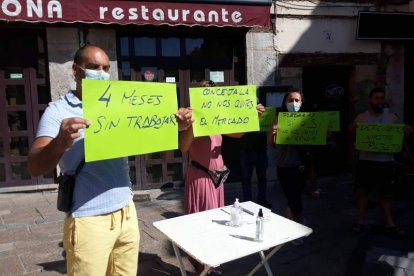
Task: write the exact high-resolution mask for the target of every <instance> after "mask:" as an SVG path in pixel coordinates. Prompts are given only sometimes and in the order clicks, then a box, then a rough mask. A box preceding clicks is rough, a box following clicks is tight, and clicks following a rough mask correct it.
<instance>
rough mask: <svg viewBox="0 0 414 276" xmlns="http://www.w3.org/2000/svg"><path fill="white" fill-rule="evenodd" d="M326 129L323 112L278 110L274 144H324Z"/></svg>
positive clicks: (326, 121) (326, 124)
mask: <svg viewBox="0 0 414 276" xmlns="http://www.w3.org/2000/svg"><path fill="white" fill-rule="evenodd" d="M327 131H328V120H327V116H326V115H325V114H324V113H323V112H280V113H279V116H278V128H277V135H276V144H287V145H326V134H327Z"/></svg>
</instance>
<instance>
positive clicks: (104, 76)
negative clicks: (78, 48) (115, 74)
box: [78, 65, 110, 80]
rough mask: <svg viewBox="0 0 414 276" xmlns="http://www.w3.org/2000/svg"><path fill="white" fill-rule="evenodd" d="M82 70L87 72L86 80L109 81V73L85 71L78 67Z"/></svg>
mask: <svg viewBox="0 0 414 276" xmlns="http://www.w3.org/2000/svg"><path fill="white" fill-rule="evenodd" d="M78 66H79V68H80V69H82V70H83V71H84V72H85V78H86V79H88V80H109V78H110V75H109V73H107V72H105V71H104V70H92V69H85V68H82V67H81V66H80V65H78Z"/></svg>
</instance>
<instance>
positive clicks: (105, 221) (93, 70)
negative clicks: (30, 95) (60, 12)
mask: <svg viewBox="0 0 414 276" xmlns="http://www.w3.org/2000/svg"><path fill="white" fill-rule="evenodd" d="M109 68H110V64H109V58H108V56H107V54H106V53H105V52H104V51H103V50H102V49H100V48H99V47H96V46H93V45H86V46H84V47H81V48H80V49H79V50H78V51H77V52H76V54H75V57H74V62H73V65H72V71H73V75H74V77H75V81H76V90H75V91H69V92H68V93H67V94H65V95H64V96H62V97H60V98H59V99H58V100H56V101H54V102H51V103H50V104H49V106H48V108H47V109H46V110H45V112H44V114H43V116H42V118H41V120H40V123H39V127H38V130H37V135H36V140H35V141H34V143H33V145H32V147H31V149H30V152H29V157H28V166H29V172H30V174H31V175H33V176H38V175H41V174H45V173H47V172H50V171H52V170H53V169H54V168H55V167H56V166H57V164H59V166H60V168H61V171H62V172H63V173H65V174H72V175H73V174H75V171H76V169H77V167H78V166H79V164H80V163H82V162H83V160H84V141H83V137H84V129H85V128H87V127H88V126H89V124H90V122H89V121H88V120H87V119H84V118H83V111H82V84H81V80H82V79H83V78H87V79H101V80H108V79H109V77H110V76H109ZM176 115H177V119H178V124H179V129H180V130H182V129H186V128H187V127H188V126H189V125H190V123H191V120H192V119H191V115H192V114H191V110H190V109H185V108H180V109H179V110H178V112H177V114H176ZM139 142H142V141H137V143H139ZM127 161H128V160H127V158H126V157H125V158H116V159H110V160H103V161H95V162H88V163H85V164H84V166H83V167H82V169H81V170H80V172H79V173H78V174H77V176H76V185H75V189H74V194H73V199H72V207H71V211H70V212H69V213H68V215H67V217H66V218H65V224H64V237H63V241H64V242H63V243H64V248H65V251H66V259H67V273H68V275H134V276H135V275H137V269H138V252H139V229H138V221H137V215H136V210H135V205H134V203H133V201H132V197H133V195H132V191H131V188H130V185H131V182H130V178H129V166H128V162H127Z"/></svg>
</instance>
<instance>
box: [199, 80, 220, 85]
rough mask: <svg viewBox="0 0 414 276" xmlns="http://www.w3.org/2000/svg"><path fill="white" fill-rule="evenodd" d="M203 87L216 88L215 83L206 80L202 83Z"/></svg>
mask: <svg viewBox="0 0 414 276" xmlns="http://www.w3.org/2000/svg"><path fill="white" fill-rule="evenodd" d="M200 85H201V86H202V87H214V86H216V84H215V82H214V81H212V80H204V81H202V82H201V83H200Z"/></svg>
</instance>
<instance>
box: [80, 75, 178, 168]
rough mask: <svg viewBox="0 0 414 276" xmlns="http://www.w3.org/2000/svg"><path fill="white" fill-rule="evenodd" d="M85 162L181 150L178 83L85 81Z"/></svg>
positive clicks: (83, 89) (83, 92)
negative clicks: (89, 123)
mask: <svg viewBox="0 0 414 276" xmlns="http://www.w3.org/2000/svg"><path fill="white" fill-rule="evenodd" d="M82 105H83V116H84V118H85V119H88V120H90V122H91V125H90V127H89V128H88V129H86V130H85V161H86V162H90V161H96V160H103V159H111V158H117V157H123V156H130V155H137V154H143V153H150V152H158V151H165V150H172V149H177V148H178V134H177V133H178V125H177V122H176V119H175V113H176V112H177V106H178V105H177V96H176V87H175V84H166V83H153V82H132V81H104V80H87V79H84V80H82Z"/></svg>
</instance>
